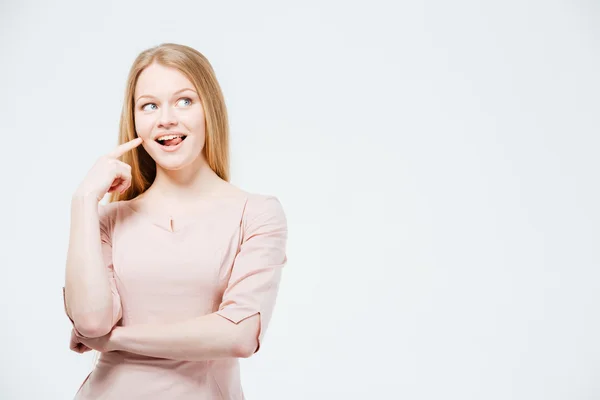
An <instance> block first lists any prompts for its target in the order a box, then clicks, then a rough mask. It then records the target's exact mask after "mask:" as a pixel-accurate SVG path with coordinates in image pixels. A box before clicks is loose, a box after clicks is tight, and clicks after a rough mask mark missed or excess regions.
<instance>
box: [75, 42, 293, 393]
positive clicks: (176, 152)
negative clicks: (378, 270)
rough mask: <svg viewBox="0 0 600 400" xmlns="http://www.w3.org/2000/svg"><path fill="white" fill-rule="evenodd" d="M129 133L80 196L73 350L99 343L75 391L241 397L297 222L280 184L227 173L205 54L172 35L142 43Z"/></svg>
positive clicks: (128, 111)
mask: <svg viewBox="0 0 600 400" xmlns="http://www.w3.org/2000/svg"><path fill="white" fill-rule="evenodd" d="M119 142H120V143H121V144H120V145H119V146H118V147H117V148H116V149H115V150H114V151H112V152H111V153H110V154H107V155H105V156H103V157H101V158H100V159H99V160H98V161H97V163H96V164H95V165H94V166H93V168H92V169H91V170H90V171H89V173H88V174H87V176H86V177H85V179H84V180H83V182H82V183H81V185H80V186H79V187H78V188H77V190H76V191H75V193H74V195H73V200H72V206H71V234H70V239H69V249H68V255H67V266H66V282H65V287H64V288H63V295H64V302H65V312H66V313H67V315H68V316H69V319H70V320H71V322H72V324H73V331H72V335H71V349H72V350H74V351H77V352H85V351H89V350H91V349H93V350H97V351H99V352H100V353H101V356H100V358H99V360H98V362H97V364H96V367H95V368H94V370H93V371H92V373H91V374H90V375H89V376H88V377H87V378H86V380H85V381H84V383H83V384H82V386H81V388H80V389H79V391H78V392H77V395H76V399H80V400H81V399H94V400H99V399H119V400H122V399H128V400H133V399H145V400H151V399H160V400H165V399H178V400H186V399H195V400H196V399H243V398H244V396H243V391H242V388H241V386H240V376H239V365H238V358H243V357H249V356H251V355H252V354H254V353H255V352H256V351H258V349H259V347H260V345H261V341H262V339H263V337H264V334H265V331H266V328H267V325H268V323H269V320H270V318H271V313H272V310H273V307H274V303H275V298H276V295H277V291H278V286H279V281H280V276H281V269H282V267H283V266H284V265H285V263H286V261H287V259H286V241H287V222H286V217H285V214H284V211H283V209H282V206H281V204H280V202H279V200H278V199H277V198H276V197H274V196H270V195H262V194H255V193H248V192H245V191H243V190H241V189H238V188H236V187H235V186H233V185H232V184H230V183H229V171H228V169H229V166H228V161H229V160H228V120H227V112H226V108H225V102H224V99H223V95H222V93H221V89H220V86H219V84H218V82H217V80H216V77H215V74H214V71H213V69H212V67H211V65H210V63H209V62H208V60H207V59H206V58H205V57H204V56H203V55H202V54H200V53H199V52H198V51H196V50H194V49H192V48H190V47H187V46H182V45H176V44H163V45H160V46H158V47H155V48H151V49H148V50H146V51H144V52H142V53H141V54H140V55H139V56H138V57H137V59H136V60H135V62H134V64H133V66H132V68H131V71H130V74H129V77H128V81H127V87H126V93H125V100H124V106H123V112H122V115H121V121H120V136H119ZM106 193H111V202H109V203H108V204H107V205H105V206H99V201H100V200H101V199H102V198H103V197H104V195H105V194H106Z"/></svg>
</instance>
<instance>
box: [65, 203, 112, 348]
mask: <svg viewBox="0 0 600 400" xmlns="http://www.w3.org/2000/svg"><path fill="white" fill-rule="evenodd" d="M117 206H118V204H117V203H109V204H107V205H105V206H101V205H100V206H99V209H98V217H99V222H100V241H101V243H102V257H103V260H104V265H105V266H106V275H107V279H108V282H109V284H110V291H111V293H112V300H113V301H112V308H113V309H112V326H115V325H116V324H117V322H119V320H120V319H121V317H122V316H123V310H122V307H121V296H120V295H119V291H118V289H117V282H116V275H115V270H114V267H113V259H112V235H113V232H114V225H115V220H116V213H117ZM63 304H64V308H65V313H66V314H67V317H69V320H70V321H71V324H72V325H73V329H75V332H76V333H77V335H79V336H81V337H84V336H83V335H81V333H80V332H79V331H78V330H77V328H75V324H74V321H73V319H72V318H71V316H70V315H69V313H68V311H67V301H66V296H65V288H64V286H63Z"/></svg>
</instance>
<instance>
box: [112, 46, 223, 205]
mask: <svg viewBox="0 0 600 400" xmlns="http://www.w3.org/2000/svg"><path fill="white" fill-rule="evenodd" d="M152 63H158V64H161V65H163V66H165V67H172V68H176V69H177V70H179V71H180V72H181V73H183V74H184V75H185V76H186V77H187V78H188V79H189V80H190V81H191V82H192V84H193V85H194V87H195V89H196V91H197V92H198V95H199V96H200V101H201V103H202V107H203V108H204V115H205V132H206V141H205V144H204V155H205V157H206V161H207V162H208V165H209V166H210V168H211V169H212V170H213V171H215V173H216V174H217V175H218V176H219V177H220V178H221V179H223V180H225V181H229V178H230V177H229V121H228V116H227V108H226V106H225V99H224V97H223V92H222V91H221V86H220V85H219V82H218V81H217V77H216V75H215V72H214V70H213V68H212V65H211V64H210V62H209V61H208V59H207V58H206V57H205V56H204V55H203V54H202V53H200V52H199V51H198V50H196V49H193V48H191V47H188V46H185V45H181V44H175V43H163V44H161V45H158V46H155V47H152V48H149V49H147V50H144V51H143V52H141V53H140V54H139V55H138V56H137V58H136V59H135V61H134V62H133V65H132V66H131V69H130V70H129V76H128V78H127V85H126V88H125V98H124V100H123V110H122V112H121V120H120V123H119V144H121V143H125V142H128V141H130V140H133V139H135V138H136V137H137V135H136V132H135V121H134V110H133V107H134V104H133V103H134V102H133V95H134V91H135V86H136V84H137V80H138V77H139V76H140V73H141V72H142V71H143V70H144V69H145V68H146V67H148V66H149V65H151V64H152ZM121 161H123V162H126V163H127V164H129V165H131V177H132V181H131V186H130V187H129V189H127V190H126V191H125V192H124V193H123V194H119V193H112V194H111V196H110V200H109V201H118V200H130V199H133V198H135V197H137V196H139V195H140V194H142V193H144V192H145V191H146V190H147V189H148V188H149V187H150V185H151V184H152V183H153V182H154V179H155V178H156V163H155V161H154V160H153V159H152V157H150V155H149V154H148V153H147V152H146V150H144V148H143V147H142V146H138V147H136V148H135V149H133V150H132V151H129V152H127V153H126V154H124V155H123V156H122V157H121Z"/></svg>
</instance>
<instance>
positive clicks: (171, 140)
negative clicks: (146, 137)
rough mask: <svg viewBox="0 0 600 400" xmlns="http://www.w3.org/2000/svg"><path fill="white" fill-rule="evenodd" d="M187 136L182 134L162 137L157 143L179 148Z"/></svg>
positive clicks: (157, 139)
mask: <svg viewBox="0 0 600 400" xmlns="http://www.w3.org/2000/svg"><path fill="white" fill-rule="evenodd" d="M186 137H187V136H186V135H181V134H173V135H162V136H161V137H159V138H156V140H155V141H156V143H158V144H160V145H161V146H165V147H170V146H177V145H178V144H179V143H181V142H183V141H184V140H185V138H186Z"/></svg>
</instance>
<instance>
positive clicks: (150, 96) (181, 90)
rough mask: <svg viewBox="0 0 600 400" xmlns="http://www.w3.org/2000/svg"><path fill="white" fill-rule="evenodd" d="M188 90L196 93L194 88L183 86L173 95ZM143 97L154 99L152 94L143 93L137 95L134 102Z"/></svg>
mask: <svg viewBox="0 0 600 400" xmlns="http://www.w3.org/2000/svg"><path fill="white" fill-rule="evenodd" d="M188 90H189V91H191V92H194V93H196V91H195V90H194V89H190V88H183V89H180V90H178V91H176V92H175V93H173V96H176V95H178V94H179V93H182V92H185V91H188ZM143 97H148V98H151V99H154V98H155V97H154V96H152V95H150V94H143V95H141V96H140V97H138V98H137V99H136V100H135V103H137V102H138V101H140V99H141V98H143Z"/></svg>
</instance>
